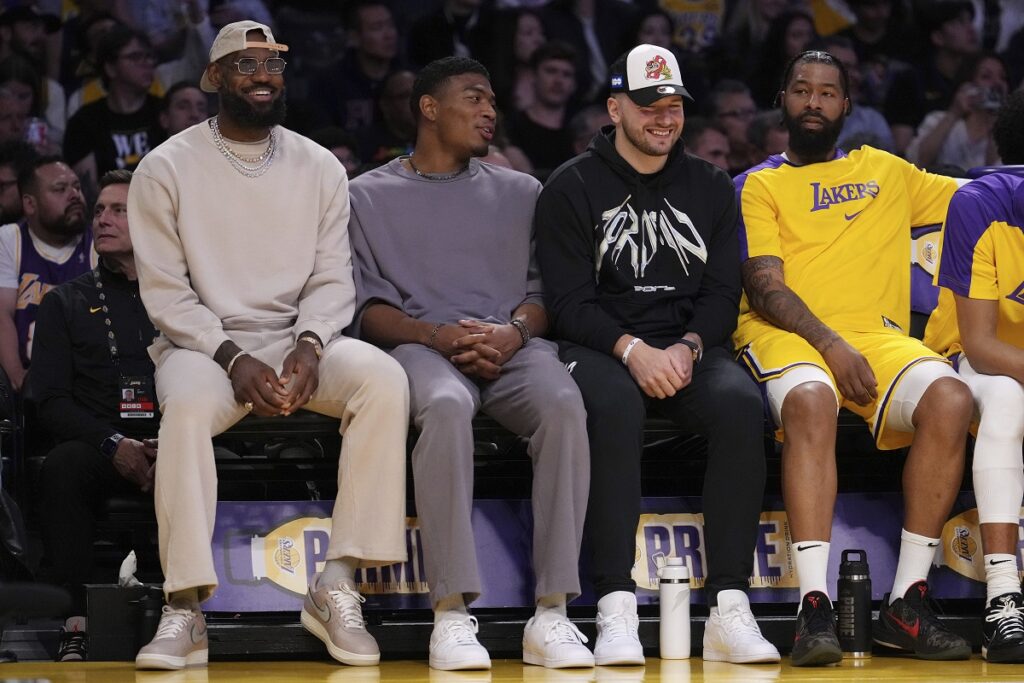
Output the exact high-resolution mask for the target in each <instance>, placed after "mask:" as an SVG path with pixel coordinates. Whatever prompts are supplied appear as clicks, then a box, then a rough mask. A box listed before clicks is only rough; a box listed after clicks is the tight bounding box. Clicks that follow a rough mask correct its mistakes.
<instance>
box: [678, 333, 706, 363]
mask: <svg viewBox="0 0 1024 683" xmlns="http://www.w3.org/2000/svg"><path fill="white" fill-rule="evenodd" d="M679 343H680V344H682V345H683V346H686V347H689V349H690V351H693V362H694V363H699V362H700V359H701V357H702V356H703V355H704V354H703V353H701V350H700V345H699V344H697V342H695V341H690V340H689V339H686V338H684V337H680V338H679Z"/></svg>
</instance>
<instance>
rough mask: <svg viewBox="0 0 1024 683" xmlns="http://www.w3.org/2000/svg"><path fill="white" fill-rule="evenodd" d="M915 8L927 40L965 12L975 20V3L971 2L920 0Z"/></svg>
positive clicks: (965, 0) (959, 0) (962, 0)
mask: <svg viewBox="0 0 1024 683" xmlns="http://www.w3.org/2000/svg"><path fill="white" fill-rule="evenodd" d="M914 7H915V9H916V10H917V20H918V22H919V23H920V24H921V28H922V29H923V32H924V35H925V37H926V38H928V37H929V36H931V34H932V32H934V31H938V30H939V29H940V28H942V26H943V24H945V23H947V22H950V21H953V20H954V19H958V18H959V17H960V15H961V14H963V13H964V12H967V13H969V14H970V15H971V18H972V19H973V18H974V3H972V2H971V0H919V1H918V2H917V3H915V6H914Z"/></svg>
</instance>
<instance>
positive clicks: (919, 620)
mask: <svg viewBox="0 0 1024 683" xmlns="http://www.w3.org/2000/svg"><path fill="white" fill-rule="evenodd" d="M929 592H930V591H929V588H928V584H927V583H925V582H924V581H918V582H917V583H915V584H913V585H912V586H911V587H910V588H908V589H907V592H906V593H904V595H903V597H902V598H897V600H896V602H894V603H892V604H891V605H890V604H889V595H888V594H886V595H885V597H884V598H882V606H881V608H880V609H879V610H878V623H877V624H875V628H874V631H873V634H874V640H875V642H876V643H878V644H879V645H884V646H885V647H891V648H893V649H896V650H902V651H903V652H907V653H909V654H912V655H914V656H915V657H917V658H918V659H939V660H951V659H970V657H971V644H970V643H968V642H967V641H966V640H964V639H963V638H961V637H960V636H958V635H957V634H955V633H953V632H952V631H950V630H949V629H948V628H946V627H945V626H943V625H942V622H940V621H939V618H938V617H937V616H936V614H935V601H934V600H932V598H931V595H929Z"/></svg>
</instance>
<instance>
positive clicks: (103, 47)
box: [96, 24, 153, 85]
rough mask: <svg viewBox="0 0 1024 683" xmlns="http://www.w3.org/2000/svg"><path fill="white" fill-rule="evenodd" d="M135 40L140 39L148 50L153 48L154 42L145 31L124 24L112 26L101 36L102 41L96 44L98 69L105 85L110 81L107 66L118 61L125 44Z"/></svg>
mask: <svg viewBox="0 0 1024 683" xmlns="http://www.w3.org/2000/svg"><path fill="white" fill-rule="evenodd" d="M133 40H137V41H139V43H141V44H142V45H143V47H145V48H146V49H148V50H152V49H153V43H152V42H151V41H150V39H149V36H147V35H146V34H145V33H144V32H143V31H139V30H138V29H134V28H131V27H128V26H125V25H124V24H118V25H117V26H112V27H111V28H110V30H109V31H107V32H106V33H104V34H103V37H102V38H100V42H99V44H98V45H97V46H96V69H97V70H98V71H99V75H100V80H102V81H103V84H104V85H106V84H107V82H108V81H109V79H108V78H107V70H106V68H105V67H106V66H107V64H110V63H111V62H116V61H117V58H118V57H119V56H120V54H121V50H123V49H124V46H125V45H127V44H128V43H130V42H132V41H133Z"/></svg>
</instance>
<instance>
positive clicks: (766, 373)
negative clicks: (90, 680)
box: [739, 329, 949, 450]
mask: <svg viewBox="0 0 1024 683" xmlns="http://www.w3.org/2000/svg"><path fill="white" fill-rule="evenodd" d="M840 336H841V337H842V338H843V339H845V340H846V341H847V342H848V343H849V344H850V345H851V346H852V347H853V348H855V349H856V350H857V351H858V352H860V353H861V354H862V355H863V356H864V358H865V359H867V361H868V365H870V366H871V370H872V372H874V373H875V380H876V381H877V382H878V387H877V392H878V398H876V399H875V400H874V401H872V402H871V403H870V404H868V405H865V406H862V405H858V404H856V403H854V402H853V401H850V400H847V399H846V398H845V397H844V396H842V395H841V394H840V393H839V390H838V389H837V388H836V386H835V377H833V376H832V372H831V371H830V370H829V368H828V365H826V363H825V360H824V359H823V358H822V357H821V354H819V353H818V352H817V351H816V350H815V349H814V347H812V346H811V345H810V344H808V343H807V341H806V340H805V339H804V338H803V337H801V336H799V335H797V334H793V333H792V332H786V331H784V330H777V329H773V330H771V331H769V332H765V333H764V334H761V335H760V336H758V337H757V338H756V339H754V340H753V341H752V342H751V343H749V344H747V346H745V347H743V348H742V349H740V351H739V358H740V360H741V361H742V362H743V363H744V364H745V365H746V366H747V368H748V369H749V370H750V373H751V374H752V375H753V376H754V379H756V380H757V381H758V382H759V383H764V382H768V381H769V380H771V379H775V378H777V377H781V376H782V375H784V374H785V373H787V372H789V371H790V370H792V369H794V368H797V367H800V366H805V365H810V366H814V367H817V368H820V369H821V370H822V371H824V372H825V374H826V375H828V377H829V379H831V380H832V390H833V391H835V392H836V399H837V400H838V402H839V405H840V407H842V408H847V409H849V410H850V411H852V412H854V413H856V414H857V415H859V416H860V417H862V418H863V419H864V420H865V421H866V422H867V423H868V426H869V427H871V433H872V435H873V436H874V437H875V443H876V444H877V445H878V447H879V448H880V449H883V450H891V449H895V448H903V447H905V446H909V445H910V443H911V441H913V438H914V435H913V434H912V433H910V432H904V431H897V430H894V429H886V427H885V424H886V418H887V416H888V409H889V399H890V398H891V397H892V394H893V391H894V390H895V389H896V387H897V386H899V383H900V381H901V380H902V379H903V377H904V376H905V375H906V373H907V371H908V370H910V369H911V368H912V367H914V366H915V365H917V364H918V363H922V362H928V361H936V360H937V361H941V362H943V363H946V364H949V361H948V360H947V359H945V358H943V357H942V356H940V355H939V354H937V353H935V352H934V351H932V350H931V349H929V348H928V347H927V346H925V345H924V344H923V343H921V341H920V340H918V339H915V338H913V337H905V336H903V335H900V334H887V333H884V332H842V333H840ZM776 438H778V439H779V440H780V441H781V440H782V439H783V433H782V430H781V429H779V430H778V431H777V432H776Z"/></svg>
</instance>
